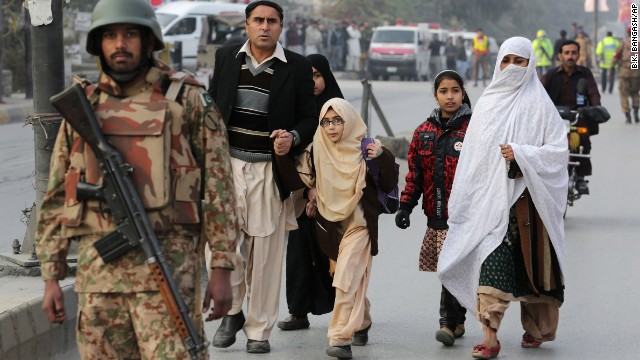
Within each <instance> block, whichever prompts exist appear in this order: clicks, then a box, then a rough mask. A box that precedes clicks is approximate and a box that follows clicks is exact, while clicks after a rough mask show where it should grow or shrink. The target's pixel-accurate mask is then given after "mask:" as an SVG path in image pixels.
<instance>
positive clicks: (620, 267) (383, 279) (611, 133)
mask: <svg viewBox="0 0 640 360" xmlns="http://www.w3.org/2000/svg"><path fill="white" fill-rule="evenodd" d="M340 85H341V87H342V89H343V92H344V93H345V95H346V97H347V98H348V99H349V100H351V101H352V102H353V103H354V105H355V106H356V107H357V108H358V109H359V106H360V104H359V98H360V96H361V85H360V83H359V82H358V81H340ZM374 91H375V92H376V95H377V97H378V100H379V102H380V103H381V106H382V107H383V110H384V111H385V114H386V115H387V117H388V118H389V121H390V123H391V124H392V127H393V129H394V131H396V132H397V133H399V134H410V133H411V132H412V131H413V129H414V128H415V127H416V126H417V125H418V124H419V123H420V122H421V121H422V120H423V119H424V118H425V117H426V116H427V115H428V114H429V113H430V111H431V110H432V109H433V107H434V106H435V101H434V100H433V96H432V89H431V84H429V83H425V82H374ZM481 91H482V88H473V87H472V88H470V89H469V93H470V96H471V100H472V102H474V103H475V101H476V100H477V99H478V97H479V96H480V93H481ZM603 103H604V105H605V106H607V107H608V108H609V110H610V111H611V113H612V116H613V118H612V119H611V120H610V121H609V122H608V123H607V124H605V125H603V126H602V127H601V133H600V135H598V136H596V137H594V139H593V148H594V149H595V150H594V155H593V163H594V169H595V170H594V171H595V174H596V175H595V176H594V177H593V178H592V179H591V182H590V186H591V192H592V195H589V196H587V197H585V198H583V199H580V200H579V201H578V202H576V205H575V206H574V207H572V208H570V209H569V211H568V213H567V218H566V237H567V241H566V244H567V249H566V253H567V265H568V266H567V274H566V283H567V290H566V302H565V304H564V306H563V307H562V309H561V321H560V328H559V330H558V338H557V340H556V341H554V342H552V343H548V344H544V345H543V346H542V347H541V348H540V349H533V350H532V349H522V348H520V346H519V341H520V337H521V335H522V330H521V327H520V325H519V311H518V309H517V304H515V308H513V309H511V310H508V311H507V315H506V317H505V320H504V323H503V328H502V329H501V332H500V334H499V337H500V339H501V342H502V345H503V350H502V352H501V353H500V358H502V359H562V360H565V359H581V360H583V359H614V358H615V359H629V360H630V359H637V358H638V354H639V353H640V342H639V341H638V340H637V339H638V338H639V337H640V329H639V328H638V324H640V312H638V311H637V309H636V308H637V304H636V301H635V300H636V299H638V298H640V287H639V285H640V261H638V259H637V257H638V254H640V235H639V234H640V192H639V191H638V190H637V189H638V179H640V161H639V160H638V155H637V154H640V125H635V124H634V125H625V124H623V120H622V119H623V117H622V114H621V113H620V110H619V101H618V98H617V95H616V93H614V94H613V95H609V94H606V95H604V96H603ZM372 128H373V131H372V133H373V134H374V135H382V134H383V133H384V131H383V129H382V127H381V125H380V124H379V122H377V120H374V123H373V126H372ZM31 134H32V133H31V129H30V128H22V127H21V126H17V125H2V126H0V197H1V198H2V199H3V203H4V204H3V206H2V207H0V211H2V212H1V213H0V219H2V220H1V221H2V228H3V232H2V234H3V235H2V236H0V251H3V247H4V246H5V244H6V243H7V241H8V240H9V239H12V238H13V237H21V236H22V233H23V232H24V225H22V224H21V223H20V222H19V209H22V208H23V207H26V206H28V205H29V204H30V203H31V202H32V201H33V199H34V198H35V195H34V193H33V190H32V189H31V185H30V184H31V182H32V178H31V177H30V176H31V169H32V168H33V160H32V158H33V155H32V154H33V151H32V149H31V147H32V145H31V144H32V135H31ZM400 163H401V166H402V169H401V173H406V162H402V161H400ZM411 220H412V223H413V224H412V226H411V227H410V228H409V229H407V230H399V229H397V228H396V227H395V225H394V221H393V216H389V215H387V216H382V217H381V221H380V255H379V256H376V257H375V258H374V261H373V271H372V277H371V283H370V290H369V297H370V299H371V302H372V316H373V321H374V323H373V327H372V329H371V332H370V342H369V344H368V345H367V346H365V347H362V348H357V347H354V348H353V352H354V356H355V358H357V359H416V360H417V359H446V358H450V359H466V358H470V352H471V348H472V347H473V345H474V344H475V343H477V342H478V341H479V340H480V339H481V337H482V334H481V331H480V326H479V325H478V323H477V322H476V321H475V320H474V319H468V321H467V334H466V335H465V336H464V337H463V338H462V339H460V340H459V341H457V342H456V344H455V345H454V346H453V347H450V348H445V347H443V346H442V345H441V344H440V343H438V342H436V341H435V340H434V338H433V334H434V332H435V330H436V329H437V327H438V325H437V324H438V303H439V295H440V285H439V282H438V280H437V277H436V275H435V274H433V273H421V272H418V271H417V266H418V262H417V259H418V252H419V247H420V244H421V241H422V236H423V234H424V231H425V228H426V224H425V221H424V220H425V218H424V216H422V215H421V214H420V213H419V211H416V212H414V214H413V215H412V218H411ZM280 308H281V311H280V318H281V319H283V318H284V317H286V315H287V308H286V301H285V297H284V283H283V286H282V296H281V307H280ZM328 322H329V316H328V315H324V316H319V317H312V318H311V328H310V329H308V330H303V331H297V332H283V331H280V330H279V329H277V328H276V329H274V331H273V333H272V335H271V339H270V342H271V346H272V352H271V353H270V354H266V355H250V354H247V353H246V352H245V351H244V346H245V342H246V338H245V336H244V335H243V334H242V333H239V334H238V342H237V343H236V344H235V345H233V346H231V347H230V348H228V349H213V348H210V352H211V358H212V359H225V360H227V359H228V360H234V359H257V358H260V359H303V358H304V359H327V356H326V355H325V354H324V350H325V349H326V347H327V340H326V327H327V324H328ZM218 325H219V322H218V321H217V322H213V323H209V324H207V326H206V330H207V334H208V336H209V338H210V337H211V336H213V333H214V332H215V330H216V328H217V326H218ZM78 358H79V357H78V355H77V354H64V355H61V356H59V357H58V359H60V360H62V359H65V360H66V359H78Z"/></svg>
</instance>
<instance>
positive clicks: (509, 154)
mask: <svg viewBox="0 0 640 360" xmlns="http://www.w3.org/2000/svg"><path fill="white" fill-rule="evenodd" d="M500 152H501V153H502V157H503V158H504V159H505V160H506V161H514V160H515V159H516V158H515V156H514V155H513V149H512V148H511V145H505V144H500Z"/></svg>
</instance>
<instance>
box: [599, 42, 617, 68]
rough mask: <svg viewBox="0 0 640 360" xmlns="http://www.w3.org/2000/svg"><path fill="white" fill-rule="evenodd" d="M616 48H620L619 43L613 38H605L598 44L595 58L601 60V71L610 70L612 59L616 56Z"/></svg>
mask: <svg viewBox="0 0 640 360" xmlns="http://www.w3.org/2000/svg"><path fill="white" fill-rule="evenodd" d="M618 46H620V42H619V41H618V40H616V38H614V37H613V36H606V37H605V38H604V39H602V40H601V41H600V42H599V43H598V46H597V47H596V56H597V57H599V58H600V59H601V61H600V68H601V69H610V68H611V67H612V66H613V57H614V56H615V54H616V50H617V49H618Z"/></svg>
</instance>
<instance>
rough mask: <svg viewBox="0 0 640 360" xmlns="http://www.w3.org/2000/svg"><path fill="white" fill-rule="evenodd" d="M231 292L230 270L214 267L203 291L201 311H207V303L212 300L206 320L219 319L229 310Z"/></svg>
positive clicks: (231, 298)
mask: <svg viewBox="0 0 640 360" xmlns="http://www.w3.org/2000/svg"><path fill="white" fill-rule="evenodd" d="M232 300H233V293H232V292H231V270H229V269H222V268H214V269H213V270H212V271H211V278H210V279H209V283H208V284H207V290H206V291H205V293H204V302H203V304H202V313H203V314H206V313H207V311H209V305H211V302H212V301H213V308H212V309H211V313H210V314H209V316H207V318H206V319H205V320H206V321H211V320H216V319H220V318H221V317H223V316H225V315H227V313H228V312H229V310H231V305H232Z"/></svg>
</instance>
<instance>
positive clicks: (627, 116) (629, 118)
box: [624, 112, 631, 124]
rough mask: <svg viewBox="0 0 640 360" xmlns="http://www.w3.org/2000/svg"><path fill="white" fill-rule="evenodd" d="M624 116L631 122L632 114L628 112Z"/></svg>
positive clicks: (628, 122)
mask: <svg viewBox="0 0 640 360" xmlns="http://www.w3.org/2000/svg"><path fill="white" fill-rule="evenodd" d="M624 117H625V118H626V119H627V121H625V122H626V123H627V124H631V114H630V113H628V112H626V113H624Z"/></svg>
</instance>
